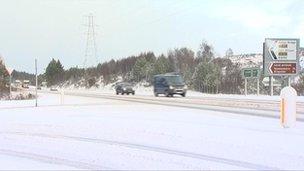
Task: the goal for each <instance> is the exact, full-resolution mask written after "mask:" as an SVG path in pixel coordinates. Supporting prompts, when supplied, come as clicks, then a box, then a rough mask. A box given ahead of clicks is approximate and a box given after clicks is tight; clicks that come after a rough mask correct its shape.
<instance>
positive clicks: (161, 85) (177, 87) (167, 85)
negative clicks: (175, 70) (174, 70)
mask: <svg viewBox="0 0 304 171" xmlns="http://www.w3.org/2000/svg"><path fill="white" fill-rule="evenodd" d="M186 93H187V86H186V84H185V82H184V80H183V78H182V77H181V76H180V75H179V74H171V73H170V74H163V75H156V76H154V95H155V96H156V97H157V96H158V95H159V94H164V95H165V96H167V97H170V96H171V97H172V96H173V95H174V94H179V95H181V96H183V97H185V96H186Z"/></svg>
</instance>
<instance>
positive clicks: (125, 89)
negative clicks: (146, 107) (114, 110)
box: [115, 82, 135, 95]
mask: <svg viewBox="0 0 304 171" xmlns="http://www.w3.org/2000/svg"><path fill="white" fill-rule="evenodd" d="M115 91H116V94H117V95H118V94H121V95H124V94H127V95H129V94H133V95H134V94H135V91H134V89H133V86H132V84H130V83H124V82H122V83H117V84H116V86H115Z"/></svg>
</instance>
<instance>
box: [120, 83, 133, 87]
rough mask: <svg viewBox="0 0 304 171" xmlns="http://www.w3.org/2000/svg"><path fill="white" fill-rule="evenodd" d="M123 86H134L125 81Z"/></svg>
mask: <svg viewBox="0 0 304 171" xmlns="http://www.w3.org/2000/svg"><path fill="white" fill-rule="evenodd" d="M122 86H123V87H132V84H130V83H123V84H122Z"/></svg>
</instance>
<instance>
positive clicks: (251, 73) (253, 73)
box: [242, 68, 260, 78]
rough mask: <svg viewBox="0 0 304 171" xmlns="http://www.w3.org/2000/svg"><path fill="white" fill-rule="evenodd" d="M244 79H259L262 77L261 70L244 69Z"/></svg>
mask: <svg viewBox="0 0 304 171" xmlns="http://www.w3.org/2000/svg"><path fill="white" fill-rule="evenodd" d="M242 77H243V78H258V77H260V69H259V68H244V69H243V70H242Z"/></svg>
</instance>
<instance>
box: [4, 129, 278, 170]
mask: <svg viewBox="0 0 304 171" xmlns="http://www.w3.org/2000/svg"><path fill="white" fill-rule="evenodd" d="M0 134H12V135H20V136H30V137H40V138H52V139H63V140H71V141H80V142H90V143H101V144H106V145H113V146H121V147H127V148H131V149H137V150H145V151H151V152H158V153H165V154H169V155H176V156H182V157H187V158H193V159H199V160H204V161H209V162H215V163H221V164H227V165H231V166H237V167H240V168H246V169H254V170H279V169H278V168H274V167H269V166H265V165H260V164H255V163H251V162H246V161H239V160H233V159H227V158H221V157H215V156H210V155H203V154H198V153H191V152H184V151H178V150H174V149H167V148H164V147H157V146H149V145H142V144H135V143H129V142H120V141H113V140H105V139H96V138H88V137H77V136H66V135H49V134H44V133H25V132H0ZM0 152H1V149H0ZM21 154H22V153H21ZM30 157H34V158H36V157H37V158H38V159H39V157H41V156H39V155H37V156H35V155H33V156H30ZM37 158H36V159H37ZM46 158H47V157H46ZM42 159H43V156H42ZM51 159H52V158H51ZM51 161H52V160H51ZM55 161H57V160H56V159H55ZM64 163H65V164H66V165H69V164H73V162H72V163H70V162H69V161H66V162H64ZM73 165H74V166H75V164H73ZM82 166H84V167H93V168H94V167H96V166H94V165H90V164H86V163H80V167H82ZM78 167H79V166H78ZM97 167H98V166H97Z"/></svg>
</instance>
